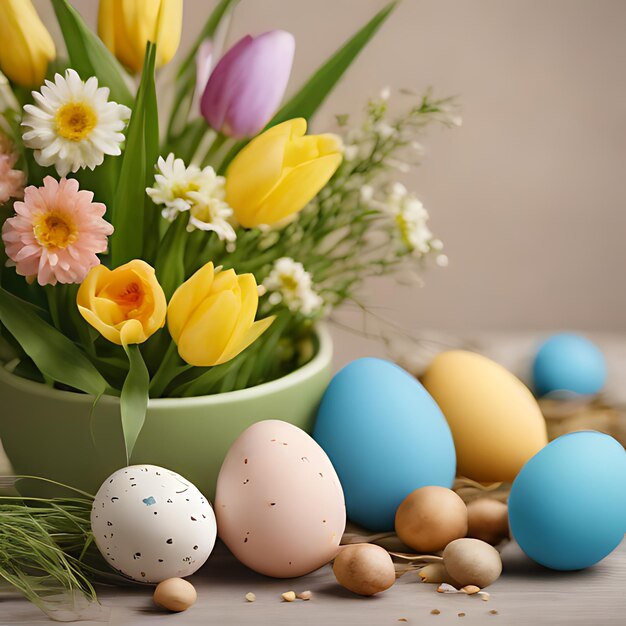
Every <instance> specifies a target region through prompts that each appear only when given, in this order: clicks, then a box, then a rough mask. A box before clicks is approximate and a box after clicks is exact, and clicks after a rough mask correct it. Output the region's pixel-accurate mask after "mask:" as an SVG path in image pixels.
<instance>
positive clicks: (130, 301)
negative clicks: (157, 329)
mask: <svg viewBox="0 0 626 626" xmlns="http://www.w3.org/2000/svg"><path fill="white" fill-rule="evenodd" d="M143 295H144V294H143V289H142V288H141V285H140V284H139V283H136V282H132V283H128V284H127V285H125V287H124V288H123V289H122V290H121V291H118V292H117V293H116V294H115V296H114V297H113V299H114V300H115V302H117V304H118V305H119V306H120V307H122V308H123V309H124V310H125V313H126V318H127V319H128V318H129V317H133V313H134V312H135V311H136V310H137V309H138V308H139V307H140V306H141V304H142V303H143Z"/></svg>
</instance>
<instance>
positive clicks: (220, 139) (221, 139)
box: [202, 133, 228, 170]
mask: <svg viewBox="0 0 626 626" xmlns="http://www.w3.org/2000/svg"><path fill="white" fill-rule="evenodd" d="M227 140H228V137H227V136H226V135H223V134H222V133H217V135H216V136H215V139H214V140H213V143H211V145H210V146H209V148H208V150H207V151H206V154H205V155H204V159H202V167H206V166H207V165H210V164H211V161H213V159H214V158H215V157H216V155H217V153H218V152H219V151H220V149H221V148H222V146H223V145H224V143H226V141H227ZM214 169H215V170H217V167H215V168H214Z"/></svg>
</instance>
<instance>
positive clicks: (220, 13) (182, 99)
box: [167, 0, 239, 154]
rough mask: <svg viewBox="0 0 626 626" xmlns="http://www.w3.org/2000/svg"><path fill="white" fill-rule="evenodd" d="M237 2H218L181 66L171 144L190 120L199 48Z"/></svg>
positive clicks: (170, 126) (170, 130) (232, 0)
mask: <svg viewBox="0 0 626 626" xmlns="http://www.w3.org/2000/svg"><path fill="white" fill-rule="evenodd" d="M237 2H239V0H220V2H218V4H217V6H216V7H215V9H213V12H212V13H211V15H210V16H209V19H208V20H207V21H206V23H205V24H204V27H203V28H202V30H201V31H200V34H199V35H198V37H197V38H196V40H195V41H194V43H193V45H192V46H191V49H190V50H189V53H188V54H187V56H186V57H185V59H184V61H183V62H182V63H181V64H180V67H179V69H178V74H177V75H176V85H175V89H174V93H175V94H176V98H175V101H174V106H173V108H172V113H171V116H170V121H169V124H168V129H167V137H168V143H171V142H172V141H173V139H174V138H175V137H178V136H179V135H180V134H181V133H183V132H184V130H185V127H186V124H187V120H188V119H189V113H190V111H191V105H192V102H193V95H194V91H195V88H196V54H197V52H198V48H199V47H200V46H201V45H202V42H203V41H204V40H206V39H211V38H212V37H213V36H214V35H215V32H216V31H217V29H218V27H219V25H220V24H221V22H222V20H223V19H224V16H225V15H226V14H227V13H228V11H229V10H231V9H233V8H234V7H235V5H236V4H237ZM215 61H217V59H215ZM204 130H205V131H206V130H208V126H207V125H206V123H205V124H204ZM176 154H178V153H176Z"/></svg>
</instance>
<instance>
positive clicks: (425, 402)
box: [313, 358, 455, 531]
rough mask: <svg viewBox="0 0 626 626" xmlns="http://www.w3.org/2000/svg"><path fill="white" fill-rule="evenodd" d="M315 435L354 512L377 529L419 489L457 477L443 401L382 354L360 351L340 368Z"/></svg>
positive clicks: (446, 484) (443, 484) (354, 516)
mask: <svg viewBox="0 0 626 626" xmlns="http://www.w3.org/2000/svg"><path fill="white" fill-rule="evenodd" d="M313 436H314V438H315V440H316V441H317V442H318V443H319V444H320V445H321V446H322V448H324V450H325V451H326V453H327V454H328V456H329V457H330V460H331V461H332V463H333V465H334V466H335V469H336V470H337V474H338V475H339V479H340V480H341V484H342V486H343V489H344V493H345V496H346V508H347V512H348V517H349V518H350V519H351V520H352V521H353V522H356V523H357V524H360V525H361V526H365V527H366V528H369V529H372V530H379V531H386V530H393V527H394V518H395V514H396V509H397V508H398V506H399V505H400V503H401V502H402V501H403V500H404V498H406V496H407V495H408V494H410V493H411V492H412V491H414V490H415V489H418V488H419V487H424V486H427V485H436V486H440V487H450V486H451V485H452V482H453V480H454V476H455V455H454V444H453V442H452V436H451V434H450V428H449V427H448V424H447V423H446V420H445V418H444V416H443V415H442V413H441V411H440V410H439V407H438V406H437V405H436V404H435V402H434V400H433V399H432V398H431V397H430V396H429V395H428V393H427V392H426V390H425V389H424V388H423V387H422V385H421V384H420V383H419V382H418V381H417V380H415V378H413V377H412V376H410V375H409V374H408V373H407V372H405V371H404V370H403V369H401V368H400V367H398V366H397V365H395V364H393V363H390V362H388V361H384V360H382V359H375V358H363V359H357V360H356V361H353V362H352V363H350V364H349V365H347V366H346V367H344V368H343V369H342V370H341V371H340V372H338V373H337V374H336V375H335V377H334V378H333V379H332V381H331V383H330V385H329V387H328V389H327V390H326V393H325V394H324V397H323V399H322V403H321V406H320V409H319V412H318V415H317V421H316V424H315V429H314V433H313Z"/></svg>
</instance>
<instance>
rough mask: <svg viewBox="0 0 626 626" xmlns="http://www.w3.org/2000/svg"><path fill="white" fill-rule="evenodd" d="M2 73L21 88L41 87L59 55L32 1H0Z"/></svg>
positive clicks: (0, 61) (0, 64)
mask: <svg viewBox="0 0 626 626" xmlns="http://www.w3.org/2000/svg"><path fill="white" fill-rule="evenodd" d="M0 41H1V42H2V45H0V70H2V72H4V74H6V76H7V77H8V78H9V79H10V80H12V81H13V82H14V83H16V84H18V85H22V86H23V87H38V86H39V85H41V84H42V83H43V80H44V78H45V77H46V72H47V71H48V63H49V62H50V61H52V60H53V59H54V57H55V55H56V50H55V48H54V42H53V41H52V37H50V33H49V32H48V31H47V30H46V27H45V26H44V25H43V23H42V21H41V20H40V19H39V16H38V15H37V11H35V7H34V6H33V4H32V2H31V0H0Z"/></svg>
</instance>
